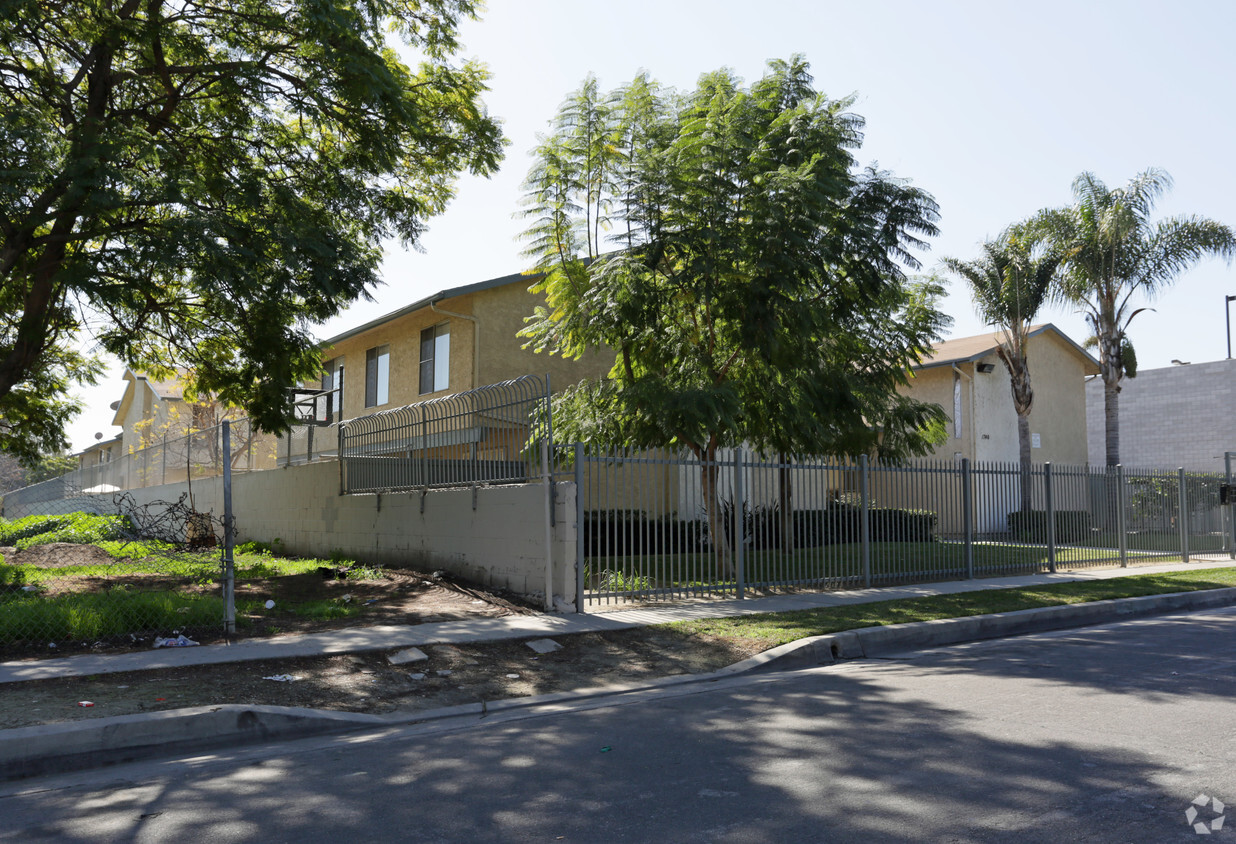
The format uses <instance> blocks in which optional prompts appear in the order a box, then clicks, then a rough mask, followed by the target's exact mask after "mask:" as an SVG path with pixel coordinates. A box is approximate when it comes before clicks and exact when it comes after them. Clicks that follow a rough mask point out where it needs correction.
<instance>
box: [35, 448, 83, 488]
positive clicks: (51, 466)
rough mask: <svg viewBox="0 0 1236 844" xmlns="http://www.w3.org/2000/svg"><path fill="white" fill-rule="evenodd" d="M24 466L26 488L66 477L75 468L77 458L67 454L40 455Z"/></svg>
mask: <svg viewBox="0 0 1236 844" xmlns="http://www.w3.org/2000/svg"><path fill="white" fill-rule="evenodd" d="M25 466H26V477H25V481H26V486H30V485H31V484H37V483H42V482H43V481H50V480H51V479H52V478H58V477H60V476H61V475H67V474H68V473H69V472H72V471H73V470H74V469H76V468H77V458H75V457H70V456H69V455H67V454H40V455H39V456H38V457H37V458H35V459H33V460H30V461H29V462H27V463H26V464H25Z"/></svg>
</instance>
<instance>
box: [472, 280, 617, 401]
mask: <svg viewBox="0 0 1236 844" xmlns="http://www.w3.org/2000/svg"><path fill="white" fill-rule="evenodd" d="M532 283H533V279H532V278H531V277H529V278H528V284H532ZM473 297H474V303H475V304H474V308H475V310H474V313H475V314H476V316H477V318H478V319H479V320H480V325H481V367H480V383H481V384H495V383H497V382H499V381H506V380H508V379H510V378H516V377H518V376H520V375H546V374H548V375H549V378H550V385H551V386H552V387H553V388H554V390H555V391H557V390H560V389H562V388H563V387H566V386H568V385H570V384H577V383H579V382H580V381H582V380H583V379H585V378H598V377H600V376H602V375H604V374H605V373H607V372H609V370H610V368H611V367H612V366H613V365H614V354H613V352H610V351H604V352H589V353H588V354H585V355H584V356H583V357H582V358H580V359H579V360H570V359H567V358H563V357H561V356H559V355H547V354H537V353H536V352H534V351H532V350H531V349H525V348H523V345H524V344H525V343H527V342H528V340H527V338H523V337H517V336H516V334H517V333H518V332H519V331H520V330H522V329H523V328H524V325H525V323H524V317H528V316H531V315H532V312H533V310H534V309H535V308H536V306H537V305H539V304H543V303H544V301H545V300H544V297H543V296H541V295H540V294H536V293H529V292H528V290H527V286H526V285H524V284H522V283H517V284H508V285H506V286H504V287H497V288H494V289H492V290H486V291H483V292H481V293H474V294H473Z"/></svg>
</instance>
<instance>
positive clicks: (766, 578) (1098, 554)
mask: <svg viewBox="0 0 1236 844" xmlns="http://www.w3.org/2000/svg"><path fill="white" fill-rule="evenodd" d="M972 548H973V555H974V568H975V573H976V574H978V575H983V574H1006V573H1010V572H1033V571H1046V570H1047V549H1046V548H1045V547H1043V546H1040V545H1014V544H1006V543H988V542H976V543H974V545H973V546H972ZM1113 559H1116V553H1115V552H1113V551H1112V550H1111V549H1110V548H1089V547H1067V548H1057V549H1056V562H1057V564H1058V565H1067V564H1079V563H1099V562H1102V561H1105V560H1113ZM588 566H589V576H590V582H589V584H588V588H591V589H598V588H599V589H601V590H602V591H607V592H626V591H648V590H655V589H664V588H671V589H672V588H684V587H685V588H693V587H702V586H705V585H707V584H710V583H712V582H714V581H715V580H716V577H715V575H716V572H717V571H718V565H717V560H716V557H715V555H714V554H712V553H692V554H649V555H647V556H643V557H598V558H590V559H589V560H588ZM743 571H744V575H745V577H744V581H745V582H746V583H747V584H750V585H754V584H761V583H767V584H811V583H823V584H827V583H836V584H844V583H855V582H860V581H862V579H863V558H862V545H861V544H859V543H848V544H838V545H826V546H819V547H814V548H802V549H798V550H796V551H794V552H792V553H783V552H781V551H779V550H774V551H750V550H748V551H747V552H746V554H745V555H744V565H743ZM871 572H872V576H873V578H874V580H875V581H876V582H877V583H878V582H890V581H906V580H911V579H916V580H932V579H937V580H938V579H944V578H949V577H963V576H965V574H966V548H965V545H964V543H961V542H877V543H873V544H872V545H871ZM732 583H733V579H732V578H731V579H727V580H725V581H722V582H721V583H720V584H718V585H720V586H722V587H723V588H724V586H725V585H727V584H732Z"/></svg>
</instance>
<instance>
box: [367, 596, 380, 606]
mask: <svg viewBox="0 0 1236 844" xmlns="http://www.w3.org/2000/svg"><path fill="white" fill-rule="evenodd" d="M377 602H378V599H377V598H370V599H369V600H368V601H366V602H365V606H369V605H370V604H376V603H377Z"/></svg>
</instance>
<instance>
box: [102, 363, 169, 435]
mask: <svg viewBox="0 0 1236 844" xmlns="http://www.w3.org/2000/svg"><path fill="white" fill-rule="evenodd" d="M182 374H183V373H182ZM124 380H126V381H128V382H129V383H128V385H126V386H125V389H124V397H123V398H121V399H120V401H119V402H117V403H116V415H115V416H113V417H112V424H113V425H123V424H124V418H125V416H126V415H127V414H128V412H129V406H130V405H132V404H133V399H134V398H135V397H136V396H137V395H138V393H139V391H141V390H150V391H151V392H152V393H154V395H155V398H157V399H159V401H181V400H183V399H184V384H183V382H182V381H181V379H180V378H179V377H173V378H169V379H166V380H164V381H153V380H151V379H150V378H149V377H147V376H146V375H144V374H142V373H141V372H136V371H134V370H132V369H126V370H125V371H124Z"/></svg>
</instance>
